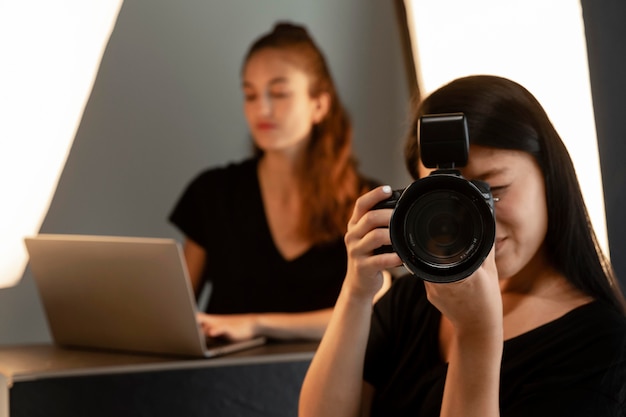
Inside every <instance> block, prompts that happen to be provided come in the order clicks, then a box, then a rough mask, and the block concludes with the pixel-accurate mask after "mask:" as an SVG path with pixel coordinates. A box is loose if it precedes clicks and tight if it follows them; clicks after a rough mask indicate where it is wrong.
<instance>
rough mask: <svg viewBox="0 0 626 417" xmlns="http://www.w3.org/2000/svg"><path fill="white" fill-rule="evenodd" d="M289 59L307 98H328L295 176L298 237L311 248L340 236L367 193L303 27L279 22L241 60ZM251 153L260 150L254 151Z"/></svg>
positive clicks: (334, 97)
mask: <svg viewBox="0 0 626 417" xmlns="http://www.w3.org/2000/svg"><path fill="white" fill-rule="evenodd" d="M268 48H271V49H279V50H283V51H288V52H289V53H291V54H293V58H294V59H293V62H294V63H295V64H296V65H298V67H299V68H300V69H301V70H302V71H304V72H305V73H306V74H307V76H308V78H309V94H310V95H311V97H319V96H320V95H321V94H323V93H326V94H328V96H329V98H330V106H329V110H328V113H327V114H326V116H325V117H324V119H323V120H322V121H320V122H319V123H317V124H315V125H314V126H313V128H312V132H311V139H310V141H309V143H308V148H307V149H306V151H305V152H304V155H303V160H302V161H301V163H300V164H299V168H298V172H297V176H298V183H299V189H300V191H301V193H300V195H301V198H302V215H301V218H300V232H301V233H302V235H303V236H305V237H307V238H308V239H310V240H311V241H312V242H313V243H325V242H328V241H332V240H334V239H337V238H338V237H341V236H343V235H344V234H345V232H346V228H347V224H348V220H349V219H350V215H351V214H352V208H353V206H354V203H355V201H356V199H357V198H358V197H359V195H360V194H362V193H363V192H364V191H366V189H365V186H364V184H363V183H362V181H361V180H360V177H359V175H358V171H357V162H356V160H355V158H354V156H353V155H352V125H351V123H350V118H349V116H348V114H347V112H346V110H345V109H344V107H343V105H342V104H341V101H340V100H339V96H338V94H337V90H336V88H335V84H334V82H333V79H332V77H331V74H330V71H329V69H328V66H327V65H326V60H325V59H324V56H323V54H322V52H321V50H320V49H319V48H318V46H317V45H316V44H315V42H314V41H313V39H312V38H311V36H310V35H309V33H308V32H307V30H306V29H305V28H304V27H303V26H299V25H295V24H291V23H286V22H279V23H277V24H276V25H275V26H274V28H273V30H272V31H271V32H269V33H267V34H265V35H263V36H261V37H260V38H259V39H257V40H256V41H255V42H254V43H253V44H252V46H251V47H250V49H249V51H248V53H247V55H246V57H245V59H244V68H245V65H246V63H247V62H248V60H249V59H250V57H251V56H252V55H254V54H255V53H257V52H259V51H261V50H263V49H268ZM255 154H256V155H257V156H260V155H261V154H262V150H261V149H259V148H258V147H256V146H255Z"/></svg>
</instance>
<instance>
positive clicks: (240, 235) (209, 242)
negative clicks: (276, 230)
mask: <svg viewBox="0 0 626 417" xmlns="http://www.w3.org/2000/svg"><path fill="white" fill-rule="evenodd" d="M257 163H258V161H257V160H256V159H250V160H246V161H244V162H241V163H237V164H230V165H228V166H226V167H222V168H217V169H211V170H207V171H204V172H203V173H201V174H200V175H199V176H197V177H196V178H195V179H194V180H193V181H192V182H191V183H190V184H189V186H188V188H187V189H186V190H185V192H184V193H183V196H182V197H181V199H180V200H179V202H178V204H177V205H176V207H175V209H174V211H173V212H172V214H171V216H170V220H171V221H172V223H174V224H175V225H176V226H177V227H178V228H179V229H180V230H181V231H182V232H183V233H184V234H185V235H186V236H187V237H188V238H190V239H191V240H193V241H195V242H196V243H198V244H199V245H201V246H202V247H203V248H205V249H206V253H207V264H206V267H205V270H204V272H203V275H202V279H203V281H207V280H208V281H210V282H211V283H212V292H211V299H210V301H209V303H208V306H207V312H208V313H214V314H234V313H249V312H257V313H260V312H302V311H313V310H318V309H323V308H328V307H332V306H334V305H335V301H336V299H337V296H338V295H339V290H340V289H341V285H342V283H343V278H344V276H345V273H346V263H347V256H346V248H345V245H344V242H343V239H342V238H338V239H336V240H335V241H333V242H331V243H329V244H325V245H318V246H313V247H312V248H310V249H309V250H308V251H307V252H305V253H304V254H302V255H301V256H299V257H297V258H296V259H293V260H289V261H288V260H285V259H284V258H283V257H282V255H281V254H280V252H279V251H278V249H277V248H276V246H275V245H274V241H273V239H272V236H271V233H270V229H269V226H268V224H267V220H266V216H265V209H264V207H263V201H262V199H261V191H260V188H259V182H258V176H257Z"/></svg>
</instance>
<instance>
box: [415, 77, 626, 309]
mask: <svg viewBox="0 0 626 417" xmlns="http://www.w3.org/2000/svg"><path fill="white" fill-rule="evenodd" d="M449 112H463V113H465V115H466V117H467V121H468V128H469V135H470V143H474V144H477V145H483V146H490V147H493V148H500V149H514V150H519V151H523V152H527V153H529V154H531V155H532V156H533V157H534V158H535V160H536V161H537V163H538V164H539V167H540V168H541V171H542V173H543V176H544V181H545V188H546V202H547V206H548V230H547V233H546V237H545V243H546V248H547V250H548V257H549V259H550V260H551V262H552V263H553V265H554V266H555V267H556V268H557V270H558V271H560V272H561V273H562V274H563V275H564V276H565V277H566V279H567V280H568V281H569V282H571V284H572V285H573V286H574V287H576V288H578V289H580V290H581V291H583V292H584V293H585V294H588V295H590V296H592V297H594V298H596V299H598V300H601V301H602V302H605V303H607V304H609V305H611V306H613V307H614V308H615V309H617V310H618V311H621V312H622V313H624V312H625V311H626V303H625V301H624V296H623V294H622V293H621V291H620V289H619V284H618V283H617V280H616V278H615V275H614V273H613V269H612V267H611V264H610V261H609V260H608V259H607V257H606V256H605V255H604V254H603V253H602V250H601V248H600V246H599V244H598V241H597V238H596V235H595V233H594V231H593V227H592V225H591V221H590V219H589V215H588V213H587V208H586V206H585V203H584V200H583V196H582V192H581V190H580V185H579V183H578V179H577V177H576V172H575V170H574V165H573V163H572V160H571V158H570V155H569V153H568V151H567V148H566V147H565V145H564V143H563V141H562V140H561V138H560V136H559V134H558V133H557V131H556V130H555V128H554V126H553V125H552V123H551V122H550V119H549V118H548V115H547V114H546V112H545V110H544V109H543V107H542V106H541V104H540V103H539V102H538V101H537V99H536V98H535V97H534V96H533V95H532V94H531V93H530V92H529V91H528V90H526V89H525V88H524V87H522V86H521V85H519V84H517V83H515V82H513V81H511V80H508V79H505V78H501V77H496V76H489V75H477V76H470V77H464V78H459V79H457V80H454V81H452V82H450V83H449V84H447V85H445V86H443V87H441V88H440V89H438V90H437V91H435V92H434V93H432V94H431V95H429V96H428V97H426V98H425V99H424V100H423V101H422V102H421V103H418V104H417V108H416V111H415V112H414V114H415V120H414V123H413V130H412V131H411V133H410V134H409V137H408V139H407V142H406V145H405V162H406V165H407V168H408V169H409V172H410V173H411V175H413V176H415V177H417V175H418V164H419V147H418V144H417V120H418V119H419V117H420V116H422V115H424V114H429V113H449Z"/></svg>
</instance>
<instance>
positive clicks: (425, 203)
mask: <svg viewBox="0 0 626 417" xmlns="http://www.w3.org/2000/svg"><path fill="white" fill-rule="evenodd" d="M408 213H409V214H408V216H407V218H406V226H405V233H406V235H407V242H409V245H410V247H411V249H412V251H413V253H414V254H415V256H416V257H417V258H419V259H420V260H421V261H422V262H424V263H426V264H428V265H430V266H432V267H435V268H437V267H440V268H449V267H451V266H454V265H457V264H458V263H459V262H463V259H465V258H466V257H467V256H468V252H471V250H472V249H473V248H474V247H475V238H474V236H475V235H476V228H477V227H478V228H480V227H481V226H482V224H481V223H482V222H481V221H480V218H479V217H477V216H476V210H474V209H473V207H472V201H471V200H470V199H469V198H467V197H466V196H464V195H463V194H459V193H457V192H454V191H433V192H430V193H426V194H425V195H424V196H422V197H420V198H419V199H418V200H417V201H416V202H415V203H414V204H413V205H412V206H411V208H410V209H409V211H408Z"/></svg>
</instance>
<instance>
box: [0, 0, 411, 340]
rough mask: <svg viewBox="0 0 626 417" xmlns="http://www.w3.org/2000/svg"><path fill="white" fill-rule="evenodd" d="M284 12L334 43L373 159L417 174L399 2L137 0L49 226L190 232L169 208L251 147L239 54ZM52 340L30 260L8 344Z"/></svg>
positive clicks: (359, 144)
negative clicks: (410, 166) (410, 147)
mask: <svg viewBox="0 0 626 417" xmlns="http://www.w3.org/2000/svg"><path fill="white" fill-rule="evenodd" d="M281 19H285V20H292V21H295V22H300V23H304V24H306V25H307V26H308V28H309V29H310V31H311V33H312V35H313V37H314V38H315V39H316V41H317V42H318V44H319V45H320V47H321V48H322V49H323V50H324V52H325V55H326V58H327V60H328V63H329V66H330V68H331V72H332V73H333V75H334V78H335V81H336V83H337V85H338V89H339V94H340V96H341V97H342V99H343V101H344V104H345V105H346V107H347V108H348V110H349V112H350V114H351V116H352V119H353V123H354V146H355V151H356V154H357V156H358V157H359V159H360V161H361V168H362V170H363V171H364V172H365V173H366V174H368V175H370V176H373V177H375V178H377V179H379V180H380V181H384V182H388V183H391V184H392V185H394V186H403V185H406V183H407V182H408V177H407V176H405V174H404V171H405V169H404V165H403V164H402V159H401V142H402V136H403V134H404V132H405V130H406V119H407V109H408V107H407V103H408V101H409V91H410V89H409V86H408V81H407V75H406V73H405V66H404V62H403V55H402V54H403V51H402V44H401V41H400V39H401V30H400V27H399V26H398V24H397V20H396V10H395V6H394V2H393V1H380V0H367V1H366V0H340V1H337V0H315V1H312V0H310V1H307V0H297V1H296V0H273V1H267V0H266V1H251V0H248V1H244V0H228V1H226V0H224V1H211V0H204V1H200V0H177V1H171V0H125V2H124V5H123V7H122V9H121V12H120V15H119V18H118V21H117V25H116V27H115V30H114V32H113V34H112V37H111V39H110V42H109V45H108V47H107V49H106V52H105V54H104V57H103V60H102V65H101V67H100V71H99V74H98V76H97V79H96V82H95V86H94V89H93V92H92V94H91V98H90V100H89V102H88V104H87V107H86V110H85V113H84V116H83V119H82V122H81V124H80V127H79V129H78V133H77V137H76V139H75V142H74V146H73V148H72V150H71V153H70V156H69V159H68V161H67V165H66V167H65V170H64V172H63V174H62V177H61V181H60V183H59V187H58V190H57V192H56V195H55V197H54V200H53V202H52V205H51V207H50V211H49V213H48V216H47V217H46V219H45V222H44V224H43V227H42V230H41V231H42V232H49V233H89V234H110V235H130V236H155V237H174V238H177V239H181V238H182V236H180V235H179V234H178V232H177V231H176V230H175V229H174V228H173V227H172V226H171V225H169V224H168V223H167V220H166V218H167V216H168V214H169V211H170V210H171V208H172V206H173V204H174V203H175V201H176V200H177V199H178V197H179V195H180V193H181V192H182V190H183V188H184V187H185V185H186V184H187V182H188V181H189V180H190V179H191V178H192V177H193V176H194V175H195V174H197V173H198V172H199V171H200V170H202V169H204V168H206V167H209V166H215V165H220V164H225V163H227V162H229V161H234V160H240V159H243V158H245V157H247V156H248V155H249V149H250V139H249V136H248V133H247V129H246V124H245V119H244V117H243V114H242V93H241V89H240V78H239V71H240V66H241V61H242V58H243V55H244V54H245V52H246V50H247V48H248V46H249V45H250V43H251V42H252V40H253V39H255V38H256V37H258V36H259V35H260V34H261V33H264V32H266V31H267V30H269V29H270V28H271V27H272V25H273V24H274V22H275V21H277V20H281ZM49 340H50V335H49V332H48V328H47V324H46V321H45V316H44V314H43V311H42V307H41V303H40V300H39V296H38V294H37V291H36V288H35V286H34V282H33V279H32V277H31V275H30V272H29V271H28V270H27V271H26V273H25V275H24V277H23V279H22V281H21V282H20V283H19V284H18V285H17V286H16V287H14V288H9V289H4V290H0V344H15V343H31V342H47V341H49Z"/></svg>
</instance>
